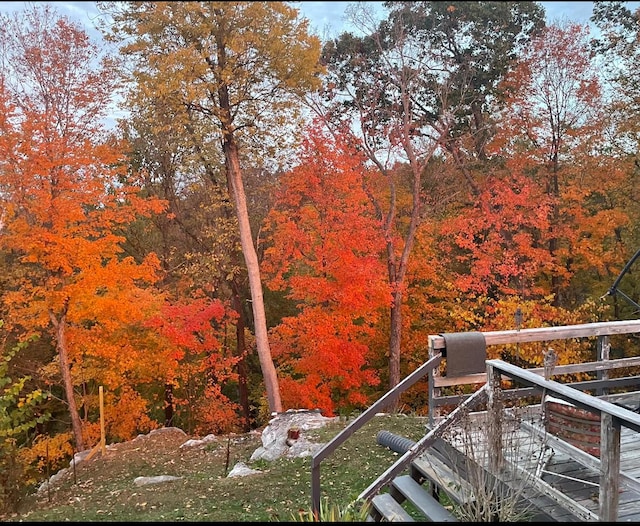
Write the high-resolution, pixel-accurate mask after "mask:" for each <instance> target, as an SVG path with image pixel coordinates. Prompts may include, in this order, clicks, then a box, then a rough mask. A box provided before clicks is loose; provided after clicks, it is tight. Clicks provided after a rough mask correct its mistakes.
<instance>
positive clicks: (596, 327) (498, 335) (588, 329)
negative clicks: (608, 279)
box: [429, 320, 640, 349]
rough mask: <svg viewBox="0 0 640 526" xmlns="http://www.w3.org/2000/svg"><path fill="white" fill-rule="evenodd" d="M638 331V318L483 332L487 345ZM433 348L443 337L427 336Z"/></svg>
mask: <svg viewBox="0 0 640 526" xmlns="http://www.w3.org/2000/svg"><path fill="white" fill-rule="evenodd" d="M636 332H639V333H640V320H623V321H606V322H597V323H583V324H581V325H564V326H562V327H538V328H535V329H520V330H509V331H488V332H483V333H482V334H484V339H485V341H486V343H487V345H499V344H505V343H523V342H541V341H552V340H567V339H571V338H590V337H595V336H605V335H612V334H632V333H636ZM429 341H430V346H432V347H433V349H444V348H446V345H445V341H444V337H443V336H440V335H431V336H429Z"/></svg>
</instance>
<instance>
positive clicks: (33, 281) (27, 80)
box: [0, 6, 164, 440]
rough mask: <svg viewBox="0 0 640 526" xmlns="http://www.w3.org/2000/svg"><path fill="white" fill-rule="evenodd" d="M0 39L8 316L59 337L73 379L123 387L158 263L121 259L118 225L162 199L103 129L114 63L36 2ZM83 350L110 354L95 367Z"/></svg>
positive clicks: (156, 208)
mask: <svg viewBox="0 0 640 526" xmlns="http://www.w3.org/2000/svg"><path fill="white" fill-rule="evenodd" d="M4 29H7V28H4ZM3 37H4V38H5V40H4V41H3V45H6V47H3V52H4V53H6V54H4V55H3V65H4V66H6V68H7V69H4V70H3V72H4V73H7V74H9V75H11V74H13V75H14V78H13V81H12V82H4V80H5V79H4V78H0V137H1V139H0V159H1V161H0V210H2V216H1V228H2V235H1V236H0V250H3V251H6V252H7V253H9V254H11V255H12V257H13V258H15V267H14V272H13V273H12V276H11V282H10V283H9V290H7V291H6V292H5V293H4V294H3V297H2V301H3V303H4V306H5V307H6V310H7V318H8V321H9V322H10V323H11V325H12V328H13V329H14V330H15V331H16V332H17V333H19V332H22V334H23V335H24V336H29V335H30V334H33V333H43V332H44V333H48V334H49V335H50V336H52V338H53V340H54V342H55V345H56V349H57V351H58V353H59V357H60V367H61V368H62V369H61V370H62V371H64V372H65V374H66V373H67V372H69V371H71V377H72V378H71V380H72V384H75V385H77V384H79V383H81V382H84V383H86V382H91V381H96V382H100V383H101V382H103V381H106V383H107V384H108V385H120V384H121V383H122V382H123V373H124V372H125V371H127V370H129V369H130V367H131V366H132V362H131V361H130V360H128V358H130V357H132V355H133V356H135V353H131V354H129V353H128V352H127V351H128V350H129V349H128V343H127V341H128V340H127V331H129V330H131V326H132V325H135V324H136V323H139V322H140V320H142V319H144V317H145V316H147V315H148V311H149V310H153V308H154V304H155V302H156V301H157V300H156V299H155V298H154V294H152V293H151V292H150V291H149V290H148V287H149V286H150V285H151V284H153V283H154V282H155V280H156V279H157V271H158V261H157V258H155V256H153V255H151V256H149V257H148V258H146V259H145V260H144V261H141V262H137V261H134V260H133V258H131V257H126V256H125V254H124V253H123V248H122V243H123V241H124V237H123V235H122V233H121V232H122V229H123V228H124V227H126V225H128V224H129V223H130V222H132V221H133V220H135V219H136V218H139V217H141V216H149V215H151V214H154V213H159V212H161V211H162V210H163V209H164V203H163V202H161V201H159V200H157V199H147V198H145V197H142V196H141V195H140V185H139V180H137V178H136V175H135V174H131V173H128V172H127V169H126V157H125V152H126V145H125V144H124V143H122V142H120V141H118V140H116V139H115V138H113V137H108V136H107V135H106V134H105V133H104V131H103V129H102V126H103V124H102V119H103V118H104V117H105V116H106V112H107V110H108V102H109V98H110V97H111V96H112V94H113V89H114V85H115V82H116V72H115V70H114V69H113V68H112V67H111V64H110V63H109V62H108V61H106V62H102V63H100V67H97V64H98V63H99V62H98V59H99V52H98V49H97V48H96V46H94V45H92V44H91V43H90V42H89V37H88V36H87V34H86V33H85V32H84V31H83V30H82V29H81V28H80V27H78V26H76V25H74V24H73V23H71V22H70V21H69V20H68V19H66V18H63V17H59V18H56V17H55V16H54V13H53V11H51V8H50V7H47V6H44V7H39V6H35V7H34V8H33V10H32V11H30V12H29V16H27V17H25V18H24V19H19V18H16V20H15V21H14V22H12V23H11V24H9V31H7V32H6V33H3ZM18 72H20V73H22V74H17V73H18ZM14 81H15V82H14ZM63 336H64V338H63ZM123 351H124V352H123ZM63 357H64V360H63ZM87 357H91V358H92V359H93V360H97V361H99V360H103V363H102V367H95V368H94V369H92V370H91V372H92V373H93V374H95V376H92V377H89V376H87V375H86V373H87V369H83V367H82V362H83V360H84V359H86V358H87ZM114 363H115V364H117V365H118V366H117V367H115V368H112V367H110V365H111V364H114ZM72 364H75V366H74V367H71V365H72ZM110 373H112V376H111V377H110V376H109V375H110ZM64 377H65V375H64V374H63V378H64ZM124 377H126V375H124ZM64 384H65V385H64V386H65V391H66V397H67V401H69V400H70V398H71V396H73V393H70V391H71V389H72V387H73V385H72V384H71V383H69V382H66V381H65V382H64ZM70 410H71V413H72V422H73V423H74V434H75V437H76V440H78V438H79V437H82V433H81V432H79V431H80V430H79V429H78V426H77V425H76V423H77V422H78V415H77V413H76V412H75V411H73V409H71V407H70Z"/></svg>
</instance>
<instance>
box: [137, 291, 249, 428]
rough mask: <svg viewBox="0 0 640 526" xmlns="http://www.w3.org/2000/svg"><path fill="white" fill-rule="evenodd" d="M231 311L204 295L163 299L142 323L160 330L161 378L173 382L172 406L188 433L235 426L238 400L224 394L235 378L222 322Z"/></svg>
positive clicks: (234, 362) (230, 319)
mask: <svg viewBox="0 0 640 526" xmlns="http://www.w3.org/2000/svg"><path fill="white" fill-rule="evenodd" d="M234 316H235V313H233V312H231V311H229V309H227V308H226V307H225V305H224V304H223V303H222V302H220V301H218V300H213V301H212V300H210V299H208V298H207V297H206V296H201V297H200V298H194V299H185V300H183V301H180V302H174V303H173V304H165V305H164V306H163V307H162V309H161V311H160V312H159V313H158V315H156V316H154V317H153V318H150V319H149V320H148V321H147V323H146V325H147V326H148V327H151V328H153V329H154V331H156V332H157V333H158V335H159V336H160V338H161V340H162V341H161V345H160V348H161V349H162V353H163V355H164V357H165V358H164V359H163V360H162V370H163V371H164V374H165V378H164V379H165V383H167V384H170V385H172V387H173V389H172V390H171V395H172V399H171V401H170V402H171V406H172V408H173V407H174V406H175V409H176V411H177V412H178V417H180V416H182V418H180V419H176V420H175V421H173V420H172V421H171V423H170V424H169V425H176V422H178V421H179V422H181V423H182V425H183V427H184V428H185V429H186V430H187V432H188V433H194V432H195V433H198V434H207V433H216V434H221V433H228V432H230V431H234V430H236V429H237V426H238V424H239V419H238V415H237V409H238V408H237V405H236V404H235V403H233V402H232V401H231V400H230V399H229V398H228V397H227V396H226V395H225V394H224V387H225V386H226V384H227V383H228V382H229V381H231V380H235V379H236V376H237V375H236V373H234V372H233V369H234V366H235V365H236V363H237V361H238V358H237V357H234V356H233V353H231V351H230V349H229V348H228V347H227V345H226V344H225V342H226V326H227V324H228V323H229V322H230V321H232V318H233V317H234Z"/></svg>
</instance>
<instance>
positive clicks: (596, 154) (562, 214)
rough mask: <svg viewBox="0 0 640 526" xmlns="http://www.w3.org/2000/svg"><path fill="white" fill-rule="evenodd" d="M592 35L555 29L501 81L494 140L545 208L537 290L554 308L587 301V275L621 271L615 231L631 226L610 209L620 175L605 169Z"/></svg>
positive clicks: (604, 123) (605, 123) (604, 125)
mask: <svg viewBox="0 0 640 526" xmlns="http://www.w3.org/2000/svg"><path fill="white" fill-rule="evenodd" d="M588 36H589V30H588V28H587V27H586V26H580V25H578V24H569V23H568V24H564V25H552V26H549V27H547V28H546V30H545V31H544V32H543V34H541V35H540V37H539V38H536V39H534V41H533V42H532V46H531V47H530V48H529V49H528V51H527V53H526V54H524V55H523V57H522V60H521V63H520V64H519V65H518V67H517V68H516V69H514V71H513V73H512V74H511V75H510V76H509V78H508V79H507V80H506V84H507V87H506V89H509V90H510V92H511V95H510V99H509V104H508V106H507V108H506V110H505V112H504V114H503V115H504V119H503V121H502V122H503V126H502V130H501V133H500V135H499V136H498V137H497V138H496V143H495V145H496V146H500V148H501V149H502V151H501V155H502V156H503V157H504V158H506V159H507V160H506V163H507V166H508V167H509V168H510V169H511V170H512V171H513V172H515V173H521V174H527V178H528V179H529V183H528V184H530V185H537V186H538V188H539V189H540V191H541V192H542V195H543V196H544V199H542V202H543V203H545V206H546V207H547V208H546V209H547V211H548V214H547V221H548V227H547V228H545V229H543V230H542V231H540V232H539V234H538V236H537V239H538V241H537V243H538V244H543V245H544V246H545V248H546V250H547V251H548V253H549V260H548V261H547V263H546V264H545V265H544V272H541V273H540V274H539V276H538V280H539V283H540V284H542V285H543V286H545V287H546V288H547V290H548V293H550V294H553V296H554V304H555V305H556V306H564V307H570V306H572V305H577V304H579V303H581V302H582V301H583V300H584V299H585V293H584V291H581V290H580V289H581V288H583V285H581V283H582V284H584V279H585V278H586V277H587V276H588V274H589V273H591V274H593V273H594V272H595V273H596V275H599V276H602V277H604V276H608V275H609V273H610V271H611V269H612V268H616V267H619V266H620V257H619V255H618V253H619V250H618V246H619V238H618V236H617V234H616V232H618V231H619V229H620V228H622V227H623V226H624V225H625V224H626V223H627V221H628V217H627V215H626V213H625V212H624V211H623V210H620V209H619V208H618V207H616V206H614V203H615V202H616V199H615V198H614V194H615V193H617V192H618V189H617V188H618V185H619V184H620V181H621V176H622V172H621V170H620V169H619V168H616V166H615V164H614V163H607V162H604V161H603V159H604V156H603V155H601V154H604V153H605V152H606V151H607V150H608V146H607V142H608V141H607V131H608V129H609V122H610V121H609V119H608V118H607V114H606V113H605V111H604V105H603V99H602V90H601V87H600V81H599V77H598V74H597V71H596V70H595V68H594V65H593V62H592V60H591V57H590V50H589V41H588Z"/></svg>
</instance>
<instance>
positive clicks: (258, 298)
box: [223, 133, 282, 413]
mask: <svg viewBox="0 0 640 526" xmlns="http://www.w3.org/2000/svg"><path fill="white" fill-rule="evenodd" d="M223 148H224V157H225V167H226V169H227V181H228V183H229V191H230V193H231V195H232V197H233V200H234V203H235V207H236V215H237V217H238V226H239V230H240V245H241V246H242V254H243V255H244V260H245V263H246V265H247V271H248V273H249V289H250V290H251V308H252V311H253V322H254V327H255V337H256V347H257V351H258V358H259V359H260V368H261V369H262V376H263V378H264V383H265V388H266V391H267V399H268V402H269V411H270V412H272V413H280V412H282V401H281V398H280V387H279V385H278V375H277V373H276V368H275V365H274V364H273V359H272V357H271V349H270V347H269V339H268V337H267V317H266V314H265V310H264V298H263V295H262V281H261V278H260V265H259V262H258V254H257V253H256V249H255V246H254V244H253V237H252V235H251V224H250V223H249V212H248V210H247V197H246V195H245V191H244V185H243V183H242V169H241V167H240V157H239V155H238V146H237V144H236V142H235V140H234V138H233V135H232V134H231V133H226V134H225V139H224V143H223Z"/></svg>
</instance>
